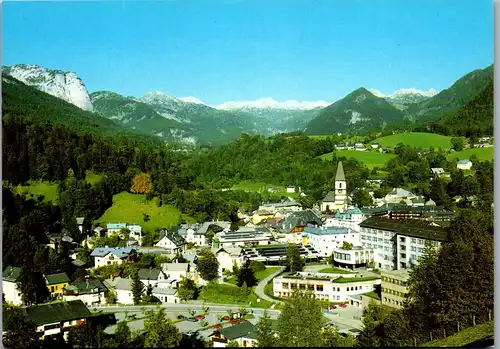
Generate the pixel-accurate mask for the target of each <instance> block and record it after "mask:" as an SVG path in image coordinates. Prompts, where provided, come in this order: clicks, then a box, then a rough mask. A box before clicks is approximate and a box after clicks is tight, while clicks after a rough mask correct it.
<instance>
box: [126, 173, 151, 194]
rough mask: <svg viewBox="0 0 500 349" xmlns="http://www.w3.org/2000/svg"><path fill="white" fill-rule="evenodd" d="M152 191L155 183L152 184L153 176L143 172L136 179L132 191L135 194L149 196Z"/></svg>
mask: <svg viewBox="0 0 500 349" xmlns="http://www.w3.org/2000/svg"><path fill="white" fill-rule="evenodd" d="M152 190H153V183H152V182H151V176H150V175H149V174H147V173H144V172H141V173H140V174H139V175H137V176H136V177H135V178H134V180H133V182H132V188H130V191H131V192H132V193H134V194H147V193H151V191H152Z"/></svg>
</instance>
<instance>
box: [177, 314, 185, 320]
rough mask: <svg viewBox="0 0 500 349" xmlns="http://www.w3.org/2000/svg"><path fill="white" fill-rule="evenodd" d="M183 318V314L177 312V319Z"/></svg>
mask: <svg viewBox="0 0 500 349" xmlns="http://www.w3.org/2000/svg"><path fill="white" fill-rule="evenodd" d="M185 318H186V317H185V316H184V315H180V314H179V315H177V319H179V320H180V319H185Z"/></svg>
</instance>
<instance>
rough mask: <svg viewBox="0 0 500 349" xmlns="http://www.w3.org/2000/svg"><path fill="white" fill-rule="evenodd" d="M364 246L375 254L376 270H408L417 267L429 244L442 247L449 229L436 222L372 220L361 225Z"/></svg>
mask: <svg viewBox="0 0 500 349" xmlns="http://www.w3.org/2000/svg"><path fill="white" fill-rule="evenodd" d="M360 230H361V244H362V245H363V247H365V248H367V249H373V250H374V252H375V267H376V268H381V269H385V270H401V269H407V268H409V267H410V266H411V265H413V264H416V263H417V261H418V258H419V257H420V256H421V255H422V253H423V250H424V246H425V243H426V241H430V242H431V243H432V244H433V245H434V246H435V247H439V246H440V245H441V243H442V242H443V241H445V240H446V229H445V228H444V227H442V226H440V225H438V224H436V223H434V222H429V221H422V220H417V219H404V220H403V219H390V218H388V217H371V218H368V219H366V220H365V221H363V222H362V223H361V224H360Z"/></svg>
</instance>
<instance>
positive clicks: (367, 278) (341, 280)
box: [334, 276, 380, 284]
mask: <svg viewBox="0 0 500 349" xmlns="http://www.w3.org/2000/svg"><path fill="white" fill-rule="evenodd" d="M377 279H380V277H377V276H363V277H359V278H348V277H341V278H339V279H337V280H335V281H334V282H335V283H339V284H345V283H348V282H361V281H373V280H377Z"/></svg>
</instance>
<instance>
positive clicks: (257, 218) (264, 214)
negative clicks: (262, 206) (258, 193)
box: [252, 210, 274, 224]
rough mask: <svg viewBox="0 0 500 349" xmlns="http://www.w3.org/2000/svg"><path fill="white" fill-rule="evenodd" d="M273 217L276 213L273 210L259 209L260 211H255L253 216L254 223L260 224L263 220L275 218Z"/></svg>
mask: <svg viewBox="0 0 500 349" xmlns="http://www.w3.org/2000/svg"><path fill="white" fill-rule="evenodd" d="M273 217H274V213H272V212H269V211H264V210H258V211H255V213H254V214H253V216H252V223H253V224H259V223H260V222H262V221H263V220H267V219H269V218H273Z"/></svg>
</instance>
